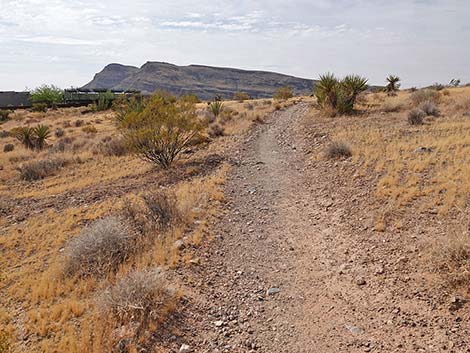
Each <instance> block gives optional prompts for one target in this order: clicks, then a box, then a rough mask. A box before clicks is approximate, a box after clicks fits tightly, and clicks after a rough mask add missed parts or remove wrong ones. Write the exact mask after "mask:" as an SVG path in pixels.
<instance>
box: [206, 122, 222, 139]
mask: <svg viewBox="0 0 470 353" xmlns="http://www.w3.org/2000/svg"><path fill="white" fill-rule="evenodd" d="M224 134H225V132H224V128H223V127H222V126H220V125H219V124H212V125H211V126H210V127H209V136H210V137H212V138H215V137H220V136H224Z"/></svg>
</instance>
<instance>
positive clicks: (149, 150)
mask: <svg viewBox="0 0 470 353" xmlns="http://www.w3.org/2000/svg"><path fill="white" fill-rule="evenodd" d="M118 122H119V127H120V129H121V131H122V133H123V136H124V138H125V141H126V143H127V144H128V146H129V147H130V149H131V150H132V151H133V152H134V153H135V154H136V155H137V156H139V157H140V158H141V159H143V160H145V161H148V162H151V163H154V164H157V165H159V166H161V167H162V168H169V167H170V166H171V165H172V163H173V162H174V161H175V159H176V158H178V157H179V156H180V154H181V153H182V152H183V151H185V150H186V149H187V148H189V147H190V146H191V144H192V142H193V141H194V140H195V138H196V137H197V136H198V135H199V134H200V131H201V129H202V124H201V123H200V122H199V120H198V119H197V116H196V106H195V104H194V103H192V102H188V101H185V100H181V99H176V98H175V97H173V96H171V95H168V94H165V93H161V92H160V93H156V94H154V95H153V96H152V97H151V98H150V99H149V100H148V102H146V104H145V108H144V109H143V110H142V111H140V112H139V111H131V112H130V113H129V114H127V115H126V116H125V117H124V119H122V120H121V121H119V118H118Z"/></svg>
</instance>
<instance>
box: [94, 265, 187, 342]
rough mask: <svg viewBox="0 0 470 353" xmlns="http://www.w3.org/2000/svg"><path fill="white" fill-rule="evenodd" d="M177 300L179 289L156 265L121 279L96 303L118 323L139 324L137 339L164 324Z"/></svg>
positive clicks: (111, 319) (120, 324) (136, 331)
mask: <svg viewBox="0 0 470 353" xmlns="http://www.w3.org/2000/svg"><path fill="white" fill-rule="evenodd" d="M177 300H178V293H177V291H176V290H174V289H172V288H171V287H170V286H169V285H168V283H167V281H166V280H165V278H164V276H163V274H162V273H161V271H160V270H159V269H158V268H154V269H148V270H143V271H134V272H131V273H130V274H128V275H127V276H125V277H123V278H121V279H120V280H119V281H118V282H117V283H116V284H115V285H114V286H112V287H110V288H108V289H107V290H106V291H105V292H104V293H103V294H102V295H101V296H100V297H99V298H98V305H97V306H98V307H99V308H101V310H102V311H103V313H104V314H105V315H106V316H108V317H109V319H110V321H111V322H114V323H115V324H116V326H118V327H120V326H122V325H129V326H131V327H135V326H137V327H136V330H135V332H134V334H135V336H134V338H138V337H139V336H140V334H141V333H143V332H144V331H145V330H146V329H147V328H148V327H149V325H153V326H157V325H159V324H161V323H162V322H163V321H164V320H165V318H166V317H167V315H168V314H169V313H171V312H172V311H173V310H174V309H175V306H176V303H177Z"/></svg>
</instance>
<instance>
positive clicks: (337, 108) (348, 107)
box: [315, 73, 367, 115]
mask: <svg viewBox="0 0 470 353" xmlns="http://www.w3.org/2000/svg"><path fill="white" fill-rule="evenodd" d="M366 89H367V79H365V78H363V77H360V76H358V75H348V76H346V77H344V78H343V79H341V80H340V79H338V78H336V77H335V75H333V74H330V73H328V74H325V75H321V76H320V80H319V81H318V83H317V85H316V87H315V96H316V98H317V102H318V104H319V105H320V107H321V108H322V109H324V110H325V111H329V112H333V115H334V113H336V112H337V113H339V114H350V113H352V112H353V111H354V104H355V103H356V100H357V98H358V96H359V94H360V93H362V92H364V91H365V90H366Z"/></svg>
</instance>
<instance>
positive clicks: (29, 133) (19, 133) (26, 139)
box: [10, 126, 35, 150]
mask: <svg viewBox="0 0 470 353" xmlns="http://www.w3.org/2000/svg"><path fill="white" fill-rule="evenodd" d="M10 135H12V136H14V137H15V138H16V139H17V140H18V141H20V142H21V144H22V145H23V146H24V147H25V148H27V149H31V150H32V149H34V146H35V144H34V140H35V137H34V135H35V134H34V129H33V128H32V127H29V126H24V127H17V128H14V129H12V130H11V131H10Z"/></svg>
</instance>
